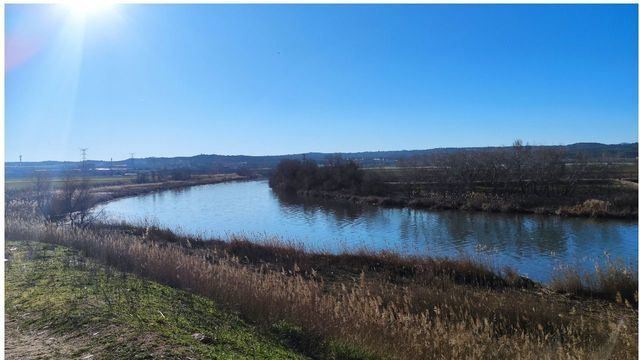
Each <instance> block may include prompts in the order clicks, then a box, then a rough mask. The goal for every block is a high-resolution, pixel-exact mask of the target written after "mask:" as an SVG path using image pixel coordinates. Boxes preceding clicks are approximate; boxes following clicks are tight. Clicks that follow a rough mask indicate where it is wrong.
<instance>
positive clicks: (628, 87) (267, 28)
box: [5, 5, 638, 161]
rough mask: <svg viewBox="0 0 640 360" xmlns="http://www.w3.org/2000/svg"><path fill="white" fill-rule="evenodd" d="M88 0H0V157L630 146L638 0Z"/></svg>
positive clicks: (635, 87) (635, 121)
mask: <svg viewBox="0 0 640 360" xmlns="http://www.w3.org/2000/svg"><path fill="white" fill-rule="evenodd" d="M85 10H86V9H85ZM88 10H94V11H84V12H82V11H79V9H72V8H69V7H63V6H60V5H6V8H5V52H6V54H5V120H6V122H5V131H6V134H5V140H6V141H5V147H6V152H5V153H6V161H17V159H18V155H19V154H22V155H23V161H38V160H79V159H80V150H79V149H80V148H84V147H86V148H89V150H88V155H89V156H88V157H89V158H90V159H109V158H114V160H115V159H125V158H128V157H129V155H128V154H129V153H130V152H133V153H135V154H136V155H135V156H136V157H147V156H184V155H196V154H201V153H205V154H211V153H216V154H247V155H263V154H287V153H300V152H310V151H322V152H334V151H339V152H350V151H366V150H401V149H426V148H433V147H444V146H447V147H462V146H485V145H508V144H510V143H511V142H512V141H513V140H514V139H516V138H521V139H524V140H525V141H528V142H530V143H532V144H568V143H574V142H583V141H589V142H592V141H593V142H602V143H619V142H635V141H637V134H638V33H637V29H638V24H637V22H638V12H637V6H636V5H604V6H602V5H565V6H558V5H537V6H536V5H534V6H525V5H495V6H494V5H405V6H399V5H393V6H391V5H377V6H371V5H366V6H363V5H117V6H112V7H106V8H102V9H88Z"/></svg>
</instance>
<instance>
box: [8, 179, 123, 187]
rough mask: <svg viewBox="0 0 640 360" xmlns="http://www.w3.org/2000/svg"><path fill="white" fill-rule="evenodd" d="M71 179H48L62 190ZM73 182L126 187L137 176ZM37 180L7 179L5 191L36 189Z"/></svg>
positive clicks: (52, 184) (53, 185)
mask: <svg viewBox="0 0 640 360" xmlns="http://www.w3.org/2000/svg"><path fill="white" fill-rule="evenodd" d="M68 180H69V179H64V178H52V179H48V180H47V181H49V182H50V183H51V186H52V187H53V188H60V187H61V186H62V185H63V184H64V182H65V181H68ZM71 180H75V181H84V180H86V181H87V182H88V184H89V185H91V186H107V185H125V184H131V183H132V182H133V180H135V176H100V177H98V176H91V177H86V178H73V179H71ZM36 183H37V180H36V179H34V178H26V179H7V180H6V181H5V185H4V186H5V190H26V189H30V188H33V187H35V185H36Z"/></svg>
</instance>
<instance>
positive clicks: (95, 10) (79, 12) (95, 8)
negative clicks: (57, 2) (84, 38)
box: [63, 0, 114, 19]
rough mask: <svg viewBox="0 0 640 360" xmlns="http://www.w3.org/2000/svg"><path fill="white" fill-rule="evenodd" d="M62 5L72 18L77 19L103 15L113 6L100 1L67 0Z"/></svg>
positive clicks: (107, 2)
mask: <svg viewBox="0 0 640 360" xmlns="http://www.w3.org/2000/svg"><path fill="white" fill-rule="evenodd" d="M63 4H64V6H65V7H66V8H67V9H68V11H69V13H70V14H71V15H72V16H73V17H75V18H79V19H85V18H88V17H92V16H96V15H99V14H103V13H105V12H108V11H109V10H110V9H111V8H112V7H113V5H114V4H113V3H112V2H109V1H102V0H84V1H83V0H69V1H65V2H63Z"/></svg>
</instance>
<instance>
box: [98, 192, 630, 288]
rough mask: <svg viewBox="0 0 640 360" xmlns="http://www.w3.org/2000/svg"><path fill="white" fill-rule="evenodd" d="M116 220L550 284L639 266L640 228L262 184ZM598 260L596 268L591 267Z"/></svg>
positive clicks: (194, 196) (171, 197)
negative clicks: (565, 269) (392, 205)
mask: <svg viewBox="0 0 640 360" xmlns="http://www.w3.org/2000/svg"><path fill="white" fill-rule="evenodd" d="M101 208H104V210H105V212H106V213H107V214H109V216H111V217H112V218H117V219H126V220H130V221H131V220H133V221H135V220H139V219H142V218H147V219H152V220H155V221H156V222H158V223H159V224H161V225H163V226H167V227H169V228H174V229H176V228H181V229H183V231H186V232H190V233H198V234H206V235H209V236H224V235H226V234H228V233H245V234H249V235H251V234H270V235H277V236H279V237H281V238H284V239H287V240H294V241H300V242H303V243H304V245H305V246H306V247H307V248H309V249H322V250H329V251H335V252H337V251H344V250H353V249H358V248H363V247H364V248H368V249H371V250H393V251H396V252H400V253H404V254H411V255H431V256H450V257H456V256H475V257H480V258H481V259H484V260H486V261H489V262H491V263H493V264H495V265H497V266H510V267H513V268H515V269H516V270H518V271H520V272H522V273H524V274H527V275H528V276H531V277H532V278H534V279H537V280H541V281H546V280H548V279H549V278H550V276H551V274H552V273H553V269H554V267H556V266H558V265H559V264H566V263H569V264H580V265H581V266H586V267H593V265H594V261H597V260H598V259H602V255H603V253H604V252H605V251H606V252H608V253H609V254H611V255H612V257H614V258H615V257H618V258H622V259H623V260H624V261H626V262H628V263H631V264H634V265H635V264H637V249H638V244H637V240H638V235H637V223H635V222H628V221H616V220H607V221H597V220H593V219H572V218H562V217H544V216H529V215H507V214H489V213H468V212H461V211H441V212H428V211H420V210H413V209H385V208H380V207H375V206H368V205H364V204H353V203H349V202H344V201H335V200H319V199H308V198H300V197H297V196H292V195H278V194H274V193H273V192H271V191H270V189H269V188H268V186H267V184H266V182H237V183H227V184H217V185H205V186H198V187H192V188H185V189H180V190H171V191H164V192H159V193H153V194H148V195H145V196H139V197H135V198H128V199H121V200H117V201H114V202H111V203H108V204H105V205H103V206H101ZM594 259H595V260H594Z"/></svg>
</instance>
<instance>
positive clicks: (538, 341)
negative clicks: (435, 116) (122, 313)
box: [5, 213, 638, 359]
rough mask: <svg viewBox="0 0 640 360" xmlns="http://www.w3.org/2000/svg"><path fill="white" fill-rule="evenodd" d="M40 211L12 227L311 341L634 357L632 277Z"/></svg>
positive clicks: (391, 348)
mask: <svg viewBox="0 0 640 360" xmlns="http://www.w3.org/2000/svg"><path fill="white" fill-rule="evenodd" d="M33 219H34V217H32V216H29V215H28V214H27V215H24V216H19V215H17V214H15V213H9V214H8V216H7V219H6V224H5V235H6V237H7V238H9V239H30V240H34V241H41V242H48V243H54V244H60V245H64V246H68V247H72V248H76V249H80V250H82V251H83V253H85V254H86V255H87V256H90V257H93V258H95V259H97V260H99V261H101V262H103V263H105V264H108V265H112V266H115V267H117V268H119V269H121V270H123V271H127V272H133V273H136V274H139V275H142V276H144V277H147V278H149V279H152V280H155V281H158V282H161V283H163V284H167V285H170V286H173V287H176V288H181V289H186V290H189V291H192V292H194V293H197V294H200V295H204V296H206V297H209V298H211V299H213V300H214V301H215V302H216V303H218V304H220V305H222V306H223V307H225V308H227V309H231V310H234V311H238V312H239V313H240V314H241V315H242V316H243V317H244V318H245V319H247V320H249V321H251V322H253V323H255V324H258V325H262V326H265V327H271V326H273V324H277V323H279V322H282V321H284V322H286V323H289V324H294V325H295V326H299V327H300V328H301V329H302V331H303V334H304V338H303V339H298V340H297V341H298V342H299V343H302V345H300V346H303V347H304V342H305V341H304V339H312V338H321V339H326V340H329V341H333V342H337V343H341V344H344V345H345V346H351V347H356V348H359V349H362V350H363V351H364V352H365V353H369V354H371V356H374V357H383V358H405V359H414V358H446V359H449V358H496V359H497V358H528V359H533V358H535V359H541V358H549V359H551V358H553V359H556V358H587V357H590V356H593V355H595V356H596V357H597V358H605V357H606V358H613V359H626V358H633V357H635V356H636V355H637V346H638V344H637V320H638V316H637V309H636V308H635V305H631V303H634V304H635V303H637V283H636V282H637V275H634V276H635V278H634V279H633V284H634V286H635V291H632V292H633V295H632V296H633V298H632V299H623V298H622V296H626V294H627V292H626V291H624V292H622V291H618V290H617V289H616V293H617V292H620V297H619V299H618V300H620V302H619V303H617V302H615V301H614V302H610V301H602V300H595V299H589V298H583V297H574V296H565V295H562V294H559V293H556V292H554V291H552V290H551V289H547V288H544V287H541V286H539V285H536V284H532V283H531V282H528V281H526V280H524V279H522V278H520V277H518V276H517V275H514V274H510V273H504V274H496V273H493V272H492V271H490V270H489V269H487V268H485V267H483V266H482V265H478V264H476V263H474V262H472V261H462V262H457V261H449V260H435V259H406V258H401V257H398V256H395V255H392V254H378V255H375V254H356V255H339V256H332V255H328V254H309V253H305V252H303V251H301V250H299V249H296V248H292V247H283V246H277V245H274V244H261V245H256V244H253V243H250V242H246V241H244V240H241V239H237V240H236V241H231V242H229V243H223V242H212V243H209V244H205V243H203V242H200V241H199V240H198V239H195V238H184V237H179V236H176V235H175V234H172V233H171V232H168V231H163V230H159V229H154V228H149V229H145V230H144V231H143V230H142V229H138V228H134V227H128V226H122V227H120V228H113V227H100V228H87V229H80V228H77V227H76V228H72V227H68V226H56V225H53V224H45V223H44V222H39V221H36V220H33ZM603 284H604V283H603ZM606 284H607V285H606V286H605V287H609V286H613V287H618V286H628V284H629V281H626V282H625V285H621V284H619V283H616V282H606ZM605 287H603V288H605ZM563 290H566V291H570V290H571V289H569V288H565V289H563ZM608 291H610V290H608ZM577 295H588V294H586V293H582V294H577ZM624 300H626V301H624ZM317 356H318V357H321V356H320V355H317Z"/></svg>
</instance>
